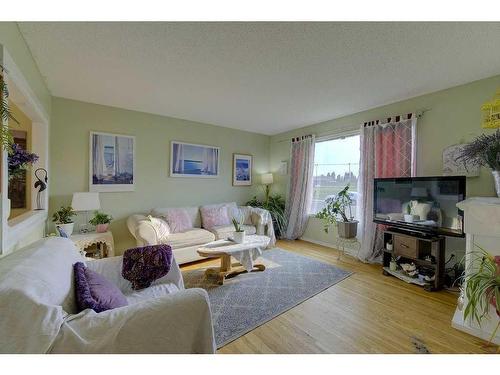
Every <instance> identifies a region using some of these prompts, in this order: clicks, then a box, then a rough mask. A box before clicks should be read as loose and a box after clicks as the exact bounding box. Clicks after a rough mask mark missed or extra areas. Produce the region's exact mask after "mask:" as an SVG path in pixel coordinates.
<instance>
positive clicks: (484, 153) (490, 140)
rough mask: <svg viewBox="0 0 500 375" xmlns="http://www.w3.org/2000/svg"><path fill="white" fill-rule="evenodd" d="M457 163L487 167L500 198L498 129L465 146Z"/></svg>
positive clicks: (499, 136) (499, 131) (499, 130)
mask: <svg viewBox="0 0 500 375" xmlns="http://www.w3.org/2000/svg"><path fill="white" fill-rule="evenodd" d="M457 161H462V162H464V163H470V164H471V165H476V166H479V167H482V166H488V167H489V168H490V169H491V171H492V173H493V178H494V179H495V189H496V192H497V196H498V197H500V129H497V131H496V132H495V133H493V134H489V135H487V134H481V135H480V136H479V137H477V138H475V139H474V140H473V141H472V142H471V143H469V144H467V145H465V146H464V147H463V149H462V152H461V153H460V155H459V156H458V157H457Z"/></svg>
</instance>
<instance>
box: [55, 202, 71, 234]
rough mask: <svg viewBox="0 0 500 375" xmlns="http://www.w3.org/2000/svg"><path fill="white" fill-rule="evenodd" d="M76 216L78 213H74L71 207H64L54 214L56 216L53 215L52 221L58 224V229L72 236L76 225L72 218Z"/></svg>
mask: <svg viewBox="0 0 500 375" xmlns="http://www.w3.org/2000/svg"><path fill="white" fill-rule="evenodd" d="M75 215H76V212H75V211H73V208H72V207H71V206H67V207H64V206H62V207H61V208H60V209H59V210H57V211H56V212H54V215H52V221H53V222H54V223H55V224H56V227H59V228H61V229H62V230H63V231H64V232H65V233H66V234H67V235H68V236H71V234H72V233H73V227H74V225H75V223H74V222H73V219H71V218H72V217H73V216H75Z"/></svg>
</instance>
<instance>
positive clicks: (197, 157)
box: [170, 141, 220, 178]
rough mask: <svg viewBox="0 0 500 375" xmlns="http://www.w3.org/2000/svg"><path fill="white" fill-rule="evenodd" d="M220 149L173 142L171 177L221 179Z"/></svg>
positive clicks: (171, 149)
mask: <svg viewBox="0 0 500 375" xmlns="http://www.w3.org/2000/svg"><path fill="white" fill-rule="evenodd" d="M219 156H220V148H219V147H215V146H206V145H197V144H193V143H184V142H178V141H172V142H171V147H170V177H201V178H215V177H219Z"/></svg>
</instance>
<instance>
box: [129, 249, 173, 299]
mask: <svg viewBox="0 0 500 375" xmlns="http://www.w3.org/2000/svg"><path fill="white" fill-rule="evenodd" d="M171 263H172V248H171V247H170V246H169V245H164V244H162V245H152V246H144V247H136V248H133V249H128V250H126V251H125V253H124V254H123V267H122V276H123V278H124V279H125V280H128V281H130V282H131V283H132V289H134V290H139V289H144V288H147V287H148V286H150V285H151V283H152V282H153V281H155V280H157V279H159V278H160V277H163V276H165V275H166V274H167V273H168V271H170V265H171Z"/></svg>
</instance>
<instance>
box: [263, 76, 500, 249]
mask: <svg viewBox="0 0 500 375" xmlns="http://www.w3.org/2000/svg"><path fill="white" fill-rule="evenodd" d="M402 84H404V82H402ZM499 88H500V76H495V77H491V78H488V79H484V80H480V81H475V82H472V83H469V84H466V85H462V86H457V87H453V88H450V89H447V90H443V91H438V92H435V93H432V94H427V95H423V96H419V97H416V98H412V99H409V100H404V101H401V102H397V103H393V104H390V105H386V106H382V107H378V108H374V109H371V110H368V111H363V112H359V113H356V114H353V115H350V116H346V117H342V118H339V119H335V120H331V121H326V122H323V123H319V124H315V125H311V126H307V127H304V128H300V129H296V130H294V131H290V132H286V133H281V134H278V135H275V136H273V137H271V149H270V168H271V171H273V172H274V171H277V170H278V167H279V163H280V161H281V160H288V159H289V151H290V139H291V138H292V137H294V136H298V135H303V134H316V135H318V136H319V135H325V134H335V133H339V132H342V131H346V130H352V129H359V127H360V124H362V123H363V122H365V121H368V120H376V119H383V118H386V117H389V116H391V115H397V114H405V113H410V112H417V111H420V110H428V111H426V112H425V113H424V115H423V116H422V118H420V119H419V120H418V123H417V173H418V175H419V176H432V175H441V174H442V152H443V149H444V148H446V147H447V146H450V145H453V144H456V143H462V142H465V141H468V140H471V139H472V138H474V136H477V135H479V134H481V133H491V132H493V130H488V129H482V128H481V125H480V120H481V112H480V107H481V105H482V104H483V103H484V102H485V101H487V100H490V99H491V98H492V97H493V96H494V94H495V91H496V90H497V89H499ZM374 95H377V93H376V92H374ZM277 180H278V181H277V183H276V184H275V186H274V187H273V188H274V189H275V191H279V192H281V193H285V191H286V185H287V182H288V176H277ZM467 195H468V196H494V195H495V190H494V185H493V179H492V176H491V173H490V171H489V170H487V169H485V168H483V169H482V170H481V175H480V176H479V177H474V178H469V179H467ZM304 238H307V239H311V240H314V241H319V242H324V243H332V238H333V236H332V234H326V233H324V232H323V229H322V225H321V222H320V221H319V220H317V219H314V218H311V219H310V220H309V224H308V227H307V230H306V233H305V234H304ZM455 243H456V241H455ZM457 246H458V247H460V248H461V247H462V244H460V245H458V244H457Z"/></svg>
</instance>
